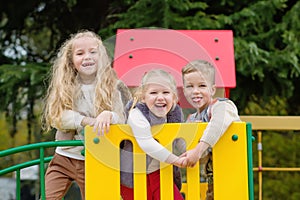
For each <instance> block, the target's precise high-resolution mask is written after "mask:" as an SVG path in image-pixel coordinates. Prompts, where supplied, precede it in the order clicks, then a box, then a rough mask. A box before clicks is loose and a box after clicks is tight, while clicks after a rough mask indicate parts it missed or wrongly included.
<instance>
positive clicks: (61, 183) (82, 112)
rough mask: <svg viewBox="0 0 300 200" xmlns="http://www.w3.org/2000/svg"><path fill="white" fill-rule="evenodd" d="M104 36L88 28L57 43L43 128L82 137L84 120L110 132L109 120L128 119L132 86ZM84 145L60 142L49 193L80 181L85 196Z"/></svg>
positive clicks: (59, 136) (58, 194) (58, 193)
mask: <svg viewBox="0 0 300 200" xmlns="http://www.w3.org/2000/svg"><path fill="white" fill-rule="evenodd" d="M110 64H111V62H110V60H109V57H108V55H107V53H106V49H105V47H104V45H103V43H102V40H101V38H100V37H99V36H98V35H97V34H95V33H93V32H90V31H82V32H79V33H77V34H75V35H72V36H71V37H70V39H68V40H67V41H66V42H65V43H64V44H63V45H62V46H61V48H60V49H59V52H58V54H57V57H56V59H55V60H54V63H53V65H52V68H51V69H52V71H51V76H50V83H49V87H48V91H47V94H46V98H45V107H44V113H43V128H44V129H45V130H46V131H49V130H51V129H52V128H54V129H55V132H56V135H55V139H56V140H83V139H84V135H83V130H84V127H85V126H86V125H90V126H93V127H94V132H96V131H97V132H98V134H104V133H105V132H108V130H109V126H110V124H116V123H124V122H125V114H124V113H125V112H124V105H126V103H127V101H128V99H129V98H130V96H131V95H130V92H129V90H128V88H127V87H126V86H125V85H124V84H123V83H122V82H121V81H120V80H118V78H117V76H116V73H115V72H114V70H113V69H112V68H111V65H110ZM82 150H83V147H81V146H80V147H57V148H56V150H55V154H54V157H53V159H52V161H51V162H50V163H49V166H48V168H47V171H46V175H45V186H46V199H47V200H51V199H55V200H56V199H62V198H63V197H64V195H65V194H66V192H67V191H68V189H69V187H70V185H71V183H72V181H76V182H77V184H78V186H79V188H80V191H81V196H82V199H84V198H85V188H84V175H85V171H84V156H83V155H82Z"/></svg>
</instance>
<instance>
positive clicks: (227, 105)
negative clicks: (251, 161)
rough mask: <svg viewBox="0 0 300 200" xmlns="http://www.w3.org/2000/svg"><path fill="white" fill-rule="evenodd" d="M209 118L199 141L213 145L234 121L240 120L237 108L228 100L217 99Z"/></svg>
mask: <svg viewBox="0 0 300 200" xmlns="http://www.w3.org/2000/svg"><path fill="white" fill-rule="evenodd" d="M211 116H212V117H211V119H210V121H209V123H208V125H207V127H206V129H205V130H204V133H203V136H202V137H201V139H200V141H202V142H205V143H207V144H209V145H210V147H214V146H215V144H216V143H217V142H218V141H219V139H220V138H221V136H222V135H223V134H224V133H225V132H226V130H227V129H228V127H229V126H230V125H231V123H232V122H234V121H240V118H239V116H238V110H237V108H236V106H235V105H234V103H233V102H232V101H230V100H226V101H218V102H216V103H215V104H213V105H212V108H211Z"/></svg>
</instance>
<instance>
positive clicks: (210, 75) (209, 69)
mask: <svg viewBox="0 0 300 200" xmlns="http://www.w3.org/2000/svg"><path fill="white" fill-rule="evenodd" d="M192 72H201V74H202V75H203V76H205V79H206V81H207V82H208V83H209V84H211V85H214V84H215V67H214V66H213V65H212V64H211V63H210V62H207V61H205V60H194V61H191V62H189V63H188V64H187V65H186V66H184V67H183V68H182V70H181V73H182V78H183V77H184V75H186V74H189V73H192ZM183 81H184V79H183Z"/></svg>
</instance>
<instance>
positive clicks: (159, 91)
mask: <svg viewBox="0 0 300 200" xmlns="http://www.w3.org/2000/svg"><path fill="white" fill-rule="evenodd" d="M142 101H143V102H144V103H145V104H146V105H147V107H148V108H149V110H150V111H151V112H152V113H153V114H154V115H155V116H157V117H166V116H167V114H168V112H169V111H170V110H171V108H172V106H173V103H174V94H173V93H172V90H171V89H170V88H168V87H166V86H164V85H162V84H157V83H150V84H147V88H146V91H145V93H144V95H143V99H142Z"/></svg>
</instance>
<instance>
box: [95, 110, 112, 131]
mask: <svg viewBox="0 0 300 200" xmlns="http://www.w3.org/2000/svg"><path fill="white" fill-rule="evenodd" d="M111 118H112V113H111V112H110V111H108V110H104V111H103V112H101V113H100V114H99V115H98V116H97V117H96V120H95V123H94V129H93V130H94V132H96V130H97V129H98V133H97V134H98V135H104V133H107V132H108V131H109V126H110V122H111Z"/></svg>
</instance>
